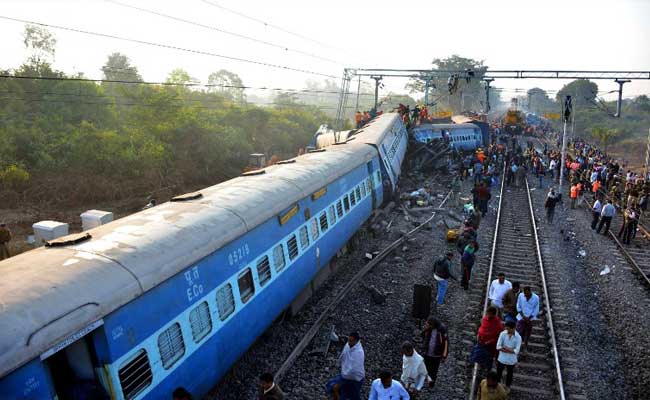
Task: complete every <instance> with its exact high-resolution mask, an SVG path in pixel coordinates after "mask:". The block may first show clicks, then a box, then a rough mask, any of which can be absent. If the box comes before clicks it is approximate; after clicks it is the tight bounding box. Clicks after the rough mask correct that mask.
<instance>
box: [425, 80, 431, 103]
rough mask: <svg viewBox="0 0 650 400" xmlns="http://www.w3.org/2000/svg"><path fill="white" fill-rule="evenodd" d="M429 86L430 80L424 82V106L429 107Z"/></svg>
mask: <svg viewBox="0 0 650 400" xmlns="http://www.w3.org/2000/svg"><path fill="white" fill-rule="evenodd" d="M430 86H431V78H427V80H426V81H424V105H425V106H427V107H429V87H430Z"/></svg>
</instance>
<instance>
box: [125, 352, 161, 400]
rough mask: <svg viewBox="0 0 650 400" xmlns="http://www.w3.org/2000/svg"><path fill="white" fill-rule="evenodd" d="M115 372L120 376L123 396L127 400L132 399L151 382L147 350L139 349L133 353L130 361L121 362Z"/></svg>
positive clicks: (151, 376) (151, 375)
mask: <svg viewBox="0 0 650 400" xmlns="http://www.w3.org/2000/svg"><path fill="white" fill-rule="evenodd" d="M117 374H118V377H119V378H120V386H121V387H122V394H123V395H124V398H125V399H127V400H131V399H134V398H135V397H136V396H137V395H138V394H140V392H142V391H143V390H144V389H146V388H147V387H148V386H149V385H151V382H153V374H152V373H151V365H149V356H148V355H147V351H146V350H145V349H140V350H139V351H138V352H137V353H135V355H134V357H133V358H132V359H131V361H129V362H127V363H125V364H122V367H121V368H120V369H119V371H118V373H117Z"/></svg>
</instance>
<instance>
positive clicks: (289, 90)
mask: <svg viewBox="0 0 650 400" xmlns="http://www.w3.org/2000/svg"><path fill="white" fill-rule="evenodd" d="M0 79H26V80H44V81H69V82H90V83H118V84H124V85H127V84H131V85H152V86H172V87H175V86H176V87H186V88H192V87H206V88H212V87H219V88H224V89H250V90H270V91H276V92H289V93H298V94H300V93H316V94H340V92H339V91H334V90H318V89H290V88H272V87H266V86H246V85H222V84H213V83H173V82H148V81H136V80H133V81H129V80H120V79H92V78H69V77H68V78H64V77H50V76H27V75H5V74H0ZM346 94H348V95H356V94H357V93H356V92H348V93H346ZM359 95H360V96H374V94H372V93H360V94H359Z"/></svg>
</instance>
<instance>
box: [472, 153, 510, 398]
mask: <svg viewBox="0 0 650 400" xmlns="http://www.w3.org/2000/svg"><path fill="white" fill-rule="evenodd" d="M507 165H508V163H507V162H506V160H505V158H504V160H503V175H501V190H500V191H499V207H498V209H497V219H496V223H495V228H494V238H493V239H492V251H491V253H490V265H489V266H488V279H487V285H486V288H485V304H483V313H482V314H481V316H483V315H485V313H486V312H487V308H488V303H489V302H490V301H489V296H490V284H491V283H492V282H491V280H490V278H491V277H492V270H493V269H494V255H495V253H496V250H497V238H498V237H499V222H500V220H501V203H502V202H503V188H504V185H505V181H506V166H507ZM478 370H479V366H478V363H474V369H473V370H472V382H471V384H470V389H469V400H474V399H476V388H477V385H478Z"/></svg>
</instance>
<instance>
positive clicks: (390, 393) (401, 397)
mask: <svg viewBox="0 0 650 400" xmlns="http://www.w3.org/2000/svg"><path fill="white" fill-rule="evenodd" d="M410 398H411V397H410V396H409V394H408V392H407V391H406V389H404V387H403V386H402V384H401V383H399V382H398V381H396V380H394V379H393V377H392V376H391V375H390V372H388V371H382V372H381V373H379V378H378V379H375V380H374V381H372V385H370V397H368V400H410Z"/></svg>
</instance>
